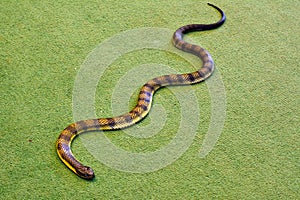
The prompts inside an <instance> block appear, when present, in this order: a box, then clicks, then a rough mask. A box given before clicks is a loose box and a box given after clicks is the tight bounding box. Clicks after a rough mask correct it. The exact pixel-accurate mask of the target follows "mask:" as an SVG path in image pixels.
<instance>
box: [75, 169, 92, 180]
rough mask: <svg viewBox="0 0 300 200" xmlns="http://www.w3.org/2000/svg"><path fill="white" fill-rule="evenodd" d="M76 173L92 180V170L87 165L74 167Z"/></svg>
mask: <svg viewBox="0 0 300 200" xmlns="http://www.w3.org/2000/svg"><path fill="white" fill-rule="evenodd" d="M76 174H77V175H78V176H80V177H81V178H84V179H87V180H92V179H93V178H94V177H95V174H94V171H93V169H92V168H90V167H88V166H81V167H78V168H76Z"/></svg>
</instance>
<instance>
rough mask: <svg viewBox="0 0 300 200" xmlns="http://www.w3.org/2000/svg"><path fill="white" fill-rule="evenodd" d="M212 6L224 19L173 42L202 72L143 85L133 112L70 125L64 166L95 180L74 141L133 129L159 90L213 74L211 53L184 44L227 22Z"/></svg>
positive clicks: (61, 146)
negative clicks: (89, 133)
mask: <svg viewBox="0 0 300 200" xmlns="http://www.w3.org/2000/svg"><path fill="white" fill-rule="evenodd" d="M208 5H209V6H212V7H214V8H215V9H217V10H218V11H219V12H220V14H221V19H220V20H219V21H218V22H216V23H213V24H190V25H186V26H182V27H180V28H179V29H177V30H176V31H175V33H174V34H173V38H172V42H173V44H174V46H175V47H176V48H178V49H180V50H183V51H185V52H189V53H192V54H194V55H196V56H198V57H199V58H200V59H201V60H202V62H203V64H202V67H201V68H200V69H199V70H198V71H195V72H192V73H188V74H170V75H164V76H160V77H157V78H154V79H152V80H150V81H148V82H147V83H146V84H144V85H143V87H142V88H141V90H140V93H139V97H138V102H137V105H136V106H135V108H133V109H132V110H131V111H130V112H129V113H127V114H124V115H121V116H117V117H113V118H99V119H89V120H82V121H78V122H75V123H72V124H70V125H69V126H68V127H66V128H65V129H64V130H63V131H62V133H61V134H60V136H59V138H58V140H57V142H56V148H57V153H58V155H59V157H60V159H61V160H62V161H63V163H64V164H65V165H66V166H67V167H68V168H70V169H71V170H72V171H73V172H74V173H75V174H77V175H78V176H80V177H81V178H84V179H93V178H94V177H95V175H94V171H93V170H92V168H90V167H88V166H84V165H83V164H81V163H80V162H79V161H78V160H77V159H76V158H75V157H74V155H73V154H72V152H71V142H72V140H73V139H74V138H75V137H76V136H77V135H79V134H81V133H83V132H87V131H95V130H114V129H122V128H125V127H128V126H131V125H133V124H135V123H137V122H139V121H140V120H142V119H143V118H144V117H145V116H146V115H147V114H148V112H149V110H150V108H151V103H152V98H153V94H154V92H155V91H156V90H158V89H159V88H161V87H163V86H167V85H187V84H194V83H199V82H201V81H203V80H205V79H207V78H208V77H209V76H210V75H211V74H212V72H213V70H214V62H213V59H212V57H211V56H210V54H209V53H208V52H207V51H206V50H205V49H203V48H202V47H200V46H197V45H194V44H189V43H187V42H185V41H183V34H185V33H188V32H192V31H204V30H211V29H215V28H218V27H220V26H221V25H222V24H223V23H224V22H225V19H226V16H225V14H224V12H223V11H222V10H221V9H220V8H218V7H216V6H214V5H212V4H209V3H208Z"/></svg>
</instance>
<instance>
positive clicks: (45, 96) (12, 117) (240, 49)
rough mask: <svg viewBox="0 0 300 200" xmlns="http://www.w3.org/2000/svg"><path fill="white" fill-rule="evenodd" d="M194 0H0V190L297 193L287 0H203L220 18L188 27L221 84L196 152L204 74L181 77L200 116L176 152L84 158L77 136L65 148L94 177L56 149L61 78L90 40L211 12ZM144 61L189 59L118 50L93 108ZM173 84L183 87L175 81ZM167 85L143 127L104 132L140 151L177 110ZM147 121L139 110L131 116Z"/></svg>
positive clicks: (298, 71) (299, 73) (295, 78)
mask: <svg viewBox="0 0 300 200" xmlns="http://www.w3.org/2000/svg"><path fill="white" fill-rule="evenodd" d="M206 3H207V2H206V1H199V0H197V1H196V0H189V1H180V0H167V1H159V0H154V1H145V0H142V1H141V0H134V1H111V0H104V1H96V0H94V1H93V0H91V1H67V0H66V1H62V2H60V1H26V0H25V1H7V0H2V1H1V2H0V18H1V21H0V49H1V50H0V67H1V72H0V75H1V76H0V81H1V86H0V89H1V98H0V113H1V124H0V125H1V126H0V142H1V143H0V158H1V165H2V166H1V168H0V169H1V171H0V194H1V195H0V199H300V193H299V191H300V170H299V169H300V148H299V144H300V136H299V130H300V126H299V124H300V112H299V110H300V109H299V103H300V88H299V85H300V66H299V63H300V59H299V50H300V37H299V33H300V24H299V21H300V19H299V10H300V3H299V2H298V1H283V0H260V1H242V0H237V1H235V2H234V3H232V1H229V0H225V1H215V2H211V3H214V4H216V5H218V6H219V7H220V8H222V9H223V10H224V11H225V13H226V15H227V21H226V23H225V24H224V26H222V27H221V28H219V29H217V30H213V31H207V32H203V33H199V32H195V33H192V34H189V38H191V39H192V40H193V41H194V42H195V43H197V44H201V46H203V47H204V48H206V49H207V50H208V51H209V52H210V53H211V55H212V57H213V58H214V61H215V63H216V66H217V68H218V72H219V73H220V74H221V77H222V80H223V83H224V87H225V91H226V120H225V124H224V128H223V129H222V133H221V135H220V137H219V139H218V141H217V143H216V145H215V147H214V148H213V149H212V151H211V152H210V153H209V154H208V155H207V156H206V157H205V158H200V157H199V150H200V147H201V145H202V143H203V140H204V138H205V133H206V132H207V130H208V127H209V123H210V116H211V114H210V112H211V110H210V105H211V100H210V96H209V90H208V88H207V85H206V84H205V83H202V84H197V85H194V86H192V87H191V88H192V89H193V90H194V92H195V94H196V95H197V97H198V99H199V103H198V104H199V108H200V111H199V112H200V116H201V119H200V123H199V125H197V133H196V137H195V138H194V139H193V141H192V144H191V145H190V146H189V148H188V149H187V151H186V152H185V153H184V154H183V155H182V156H181V157H180V158H179V159H177V160H176V161H175V162H173V163H171V164H170V165H168V166H166V167H164V168H162V169H160V170H157V171H154V172H149V173H129V172H124V171H119V170H116V169H113V168H111V167H108V166H107V165H105V164H103V163H101V162H99V161H98V160H97V159H96V158H94V157H93V155H92V154H90V153H89V151H88V150H87V149H86V148H85V146H84V145H83V144H82V141H83V140H80V139H79V138H77V139H76V140H75V141H74V145H73V148H72V150H73V151H74V154H75V155H76V157H77V158H78V159H79V160H80V161H82V162H83V163H85V164H88V165H89V166H92V167H93V169H94V170H95V174H96V179H95V180H94V181H85V180H83V179H80V178H79V177H77V176H76V175H74V174H73V173H72V172H71V171H70V170H68V169H67V168H66V167H65V166H64V165H63V163H62V162H61V161H60V160H59V158H58V156H57V154H56V150H55V142H56V139H57V137H58V135H59V134H60V132H61V131H62V130H63V129H64V128H65V127H66V126H67V125H68V124H70V123H72V122H73V113H72V111H73V108H72V94H73V86H74V82H75V79H76V76H77V74H78V72H79V70H80V66H82V64H83V62H84V60H85V59H86V57H87V56H88V55H89V54H90V52H92V50H93V49H94V48H95V47H96V46H97V45H98V44H100V43H101V42H103V41H105V40H107V39H108V38H111V37H113V36H115V35H116V34H119V33H122V32H123V31H127V30H131V29H135V28H143V27H158V28H167V29H170V30H174V31H175V30H176V28H178V27H180V26H181V25H185V24H189V23H212V22H215V21H217V20H218V18H219V14H218V13H217V12H216V11H215V10H213V8H211V7H209V6H207V4H206ZM170 39H171V38H170ZM105 58H106V57H105V55H104V56H103V58H101V57H100V58H99V59H105ZM150 62H152V63H162V64H165V65H168V66H174V68H175V69H176V70H180V71H181V72H190V71H191V70H192V69H193V66H191V65H190V64H189V63H188V62H185V61H184V60H182V59H181V58H180V57H179V56H178V55H176V54H172V53H168V52H163V51H159V50H141V51H138V50H137V51H134V52H131V53H129V54H128V55H127V54H126V55H122V57H120V58H119V59H117V60H116V61H115V62H114V63H112V64H111V66H110V67H109V68H108V69H107V70H106V72H105V73H104V74H103V76H102V77H101V83H100V82H99V85H98V86H97V92H96V98H95V101H96V104H95V105H96V111H97V116H99V117H109V116H111V114H112V107H111V103H110V99H111V95H112V94H113V90H114V87H115V85H116V83H117V82H118V80H119V79H120V78H121V77H122V76H123V75H124V74H125V73H126V72H127V71H128V70H130V69H132V68H133V66H137V65H139V64H145V63H150ZM141 73H142V72H141ZM128 81H129V82H130V80H129V79H128ZM124 84H126V83H124ZM140 86H141V85H140ZM130 89H131V90H132V91H133V93H134V95H132V96H131V99H130V101H129V107H131V106H133V105H134V102H135V100H136V98H137V96H136V95H137V94H138V90H139V87H137V88H130ZM175 90H178V91H180V90H183V91H187V92H188V89H187V88H184V87H176V89H175ZM172 94H173V93H172V92H170V90H169V89H162V90H160V91H158V93H157V94H156V95H155V97H154V99H155V100H154V104H155V105H163V106H165V110H166V113H167V119H166V127H165V128H164V129H163V130H161V132H160V133H159V134H157V135H155V136H154V137H153V138H147V139H146V138H136V137H133V136H130V135H128V134H127V132H130V130H134V128H133V129H131V128H129V129H126V133H124V132H123V131H116V132H109V133H105V135H106V136H107V137H108V138H109V139H110V140H111V141H112V142H113V143H114V144H115V145H116V146H119V147H120V148H122V149H124V150H126V151H133V152H150V151H155V150H156V149H159V148H162V147H163V146H165V145H167V144H168V143H169V142H170V141H171V140H172V138H173V137H174V136H175V135H176V132H174V129H176V128H178V126H179V125H178V124H177V121H178V118H179V117H180V116H178V115H176V113H178V110H180V105H179V103H178V101H177V100H176V98H175V97H174V95H172ZM120 101H122V99H120ZM124 101H127V100H126V99H124ZM126 109H127V108H126ZM128 109H129V108H128ZM190 109H193V108H192V107H191V108H190ZM120 114H121V113H120ZM149 123H151V120H150V119H148V118H147V119H146V120H144V121H142V122H141V123H140V124H139V125H143V124H145V125H147V124H149ZM93 134H94V133H92V134H91V135H93ZM98 134H102V133H98ZM87 135H89V134H87ZM87 137H88V136H87ZM108 156H109V155H108Z"/></svg>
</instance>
